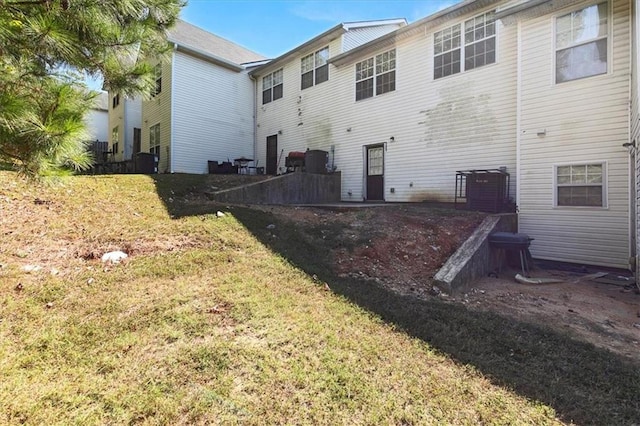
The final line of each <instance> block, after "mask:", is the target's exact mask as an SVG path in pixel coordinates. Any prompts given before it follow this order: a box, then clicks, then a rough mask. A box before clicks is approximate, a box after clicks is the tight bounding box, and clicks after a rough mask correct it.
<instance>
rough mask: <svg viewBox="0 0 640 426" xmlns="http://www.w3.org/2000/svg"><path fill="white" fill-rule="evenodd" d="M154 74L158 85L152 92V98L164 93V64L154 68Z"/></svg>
mask: <svg viewBox="0 0 640 426" xmlns="http://www.w3.org/2000/svg"><path fill="white" fill-rule="evenodd" d="M153 74H154V78H155V81H156V84H155V86H154V88H153V91H152V92H151V96H157V95H159V94H160V93H161V92H162V64H157V65H156V66H155V67H153Z"/></svg>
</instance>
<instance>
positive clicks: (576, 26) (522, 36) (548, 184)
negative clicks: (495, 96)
mask: <svg viewBox="0 0 640 426" xmlns="http://www.w3.org/2000/svg"><path fill="white" fill-rule="evenodd" d="M513 26H516V27H517V28H518V34H519V37H518V43H519V50H520V55H519V63H518V67H519V69H520V74H519V79H518V83H519V89H520V90H519V93H518V102H519V111H520V113H519V117H518V118H519V132H518V133H517V141H518V151H519V167H518V168H519V177H518V183H519V192H518V206H519V208H520V215H519V225H520V230H521V231H522V232H525V233H527V234H529V235H531V236H533V237H535V238H536V239H535V241H533V243H532V247H531V251H532V254H533V255H534V257H538V258H544V259H551V260H560V261H567V262H579V263H585V264H597V265H604V266H613V267H627V266H628V264H629V257H630V256H631V241H630V238H629V236H630V234H631V229H630V176H631V173H630V163H629V155H628V151H627V149H626V148H624V147H623V146H622V145H623V144H625V143H627V142H629V129H630V121H629V118H630V113H629V104H630V101H631V96H630V90H629V89H630V81H631V56H630V54H629V52H630V49H631V46H630V43H631V10H630V2H629V1H628V0H610V1H600V2H599V1H589V2H568V3H567V4H565V5H564V6H559V7H556V8H554V9H553V10H550V11H548V10H544V9H542V10H536V9H535V8H533V9H529V10H526V11H524V12H521V16H520V17H517V19H516V22H515V23H514V24H513Z"/></svg>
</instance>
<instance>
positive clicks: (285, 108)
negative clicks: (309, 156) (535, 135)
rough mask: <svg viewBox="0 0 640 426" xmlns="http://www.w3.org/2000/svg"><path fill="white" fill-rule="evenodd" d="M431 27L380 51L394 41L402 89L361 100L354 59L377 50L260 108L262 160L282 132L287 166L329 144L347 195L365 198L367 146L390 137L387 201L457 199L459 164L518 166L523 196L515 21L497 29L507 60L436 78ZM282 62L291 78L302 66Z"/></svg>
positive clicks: (398, 84) (280, 148)
mask: <svg viewBox="0 0 640 426" xmlns="http://www.w3.org/2000/svg"><path fill="white" fill-rule="evenodd" d="M478 14H479V13H475V14H473V15H470V16H467V17H462V18H461V21H462V22H464V20H465V19H470V18H472V17H474V16H477V15H478ZM446 25H447V24H443V26H442V27H444V26H446ZM496 25H498V26H500V23H497V24H496ZM442 27H440V28H436V29H435V31H439V30H440V29H442ZM432 32H433V30H431V29H429V32H428V33H427V34H426V36H425V33H424V32H421V33H419V34H415V35H413V36H411V37H407V38H403V39H402V40H400V41H398V42H397V43H396V44H395V46H390V47H389V48H387V49H381V52H384V51H389V50H390V49H391V48H392V47H393V48H395V52H396V53H395V56H396V60H397V63H396V77H397V78H396V80H395V92H394V95H393V96H374V97H372V98H370V99H368V100H367V101H358V102H357V101H355V95H354V90H355V84H356V76H355V64H356V63H358V62H362V61H364V60H366V59H369V58H371V57H373V56H372V55H371V54H368V55H366V56H360V57H354V58H353V60H352V61H351V62H347V63H345V64H343V65H341V66H339V67H335V66H331V65H330V66H331V80H330V84H328V85H326V86H325V85H323V86H322V90H320V91H317V92H316V91H314V92H312V93H309V94H307V91H310V90H314V89H307V90H305V91H300V92H298V93H296V94H294V95H293V96H289V93H287V94H286V95H285V97H284V99H283V101H284V102H282V103H281V102H278V103H273V104H269V105H266V106H264V107H261V108H258V123H257V124H258V127H257V147H258V153H259V155H258V158H259V159H260V161H261V162H263V161H264V158H265V147H266V138H267V136H269V135H274V134H278V132H279V131H281V132H282V133H281V134H278V151H279V152H278V155H280V152H282V160H281V161H280V166H281V167H282V166H283V164H284V161H285V160H284V158H285V157H286V156H287V153H288V152H290V151H305V150H306V149H307V148H309V149H321V150H325V151H327V152H328V153H329V165H330V166H335V167H336V169H337V170H338V171H340V172H341V174H342V199H343V200H345V201H361V200H362V199H363V197H364V176H365V174H366V173H365V172H366V170H365V169H364V167H365V165H366V157H365V154H364V152H365V151H364V149H363V147H364V146H370V145H375V144H380V143H386V151H385V153H384V155H385V194H384V197H385V200H387V201H391V202H408V201H424V200H429V201H445V202H446V201H450V202H453V197H454V186H455V173H456V170H466V169H482V168H498V167H500V166H506V167H507V171H508V172H509V173H511V176H512V185H513V187H512V188H511V190H510V195H511V197H515V175H516V171H515V163H516V152H515V150H516V147H515V141H514V135H515V134H516V108H515V107H514V105H515V103H516V101H515V99H516V98H515V95H516V60H515V54H516V28H515V27H508V28H502V27H501V28H500V31H498V32H497V34H498V37H499V38H500V40H499V43H497V45H499V46H500V49H501V51H500V57H501V62H500V63H499V64H496V65H495V66H492V67H490V68H489V67H480V68H478V69H477V70H474V72H472V73H464V74H461V75H460V76H458V77H456V78H454V79H442V80H437V81H435V82H432V81H430V80H429V79H425V76H429V75H432V74H433V38H432ZM330 49H333V44H331V45H330ZM332 51H333V50H332ZM281 65H284V74H285V80H288V78H289V75H292V76H293V77H295V76H296V75H299V73H300V63H299V59H298V58H296V59H293V60H292V61H290V62H288V63H287V64H278V66H281ZM374 66H375V64H374ZM290 73H291V74H290ZM496 81H499V82H500V84H499V85H496V84H495V83H496ZM452 123H456V125H455V126H452ZM391 136H393V137H394V141H393V142H391V141H390V138H391ZM332 148H333V149H332ZM390 188H394V189H395V192H394V193H391V192H390Z"/></svg>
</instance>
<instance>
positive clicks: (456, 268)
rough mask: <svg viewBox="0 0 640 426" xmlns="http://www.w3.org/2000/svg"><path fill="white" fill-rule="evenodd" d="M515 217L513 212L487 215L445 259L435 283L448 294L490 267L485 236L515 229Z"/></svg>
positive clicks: (489, 252)
mask: <svg viewBox="0 0 640 426" xmlns="http://www.w3.org/2000/svg"><path fill="white" fill-rule="evenodd" d="M517 229H518V216H517V215H516V214H514V213H507V214H498V215H492V216H489V217H487V218H486V219H485V220H484V221H483V222H482V223H481V224H480V226H479V227H478V228H477V229H476V230H475V231H474V233H473V234H472V235H471V236H470V237H469V238H468V239H467V241H465V242H464V243H463V244H462V246H460V248H459V249H458V250H457V251H456V252H455V253H454V254H453V255H452V256H451V257H450V258H449V260H447V263H445V264H444V266H443V267H442V268H440V270H439V271H438V273H437V274H436V275H435V277H434V281H435V284H436V285H437V286H439V287H440V288H441V289H442V290H445V291H447V292H449V293H452V292H455V291H458V290H461V289H462V288H464V287H465V286H466V285H468V284H470V283H472V282H473V281H475V280H476V279H478V278H480V277H484V276H486V275H487V274H488V273H489V272H490V268H491V250H490V248H489V235H490V234H492V233H494V232H516V231H517Z"/></svg>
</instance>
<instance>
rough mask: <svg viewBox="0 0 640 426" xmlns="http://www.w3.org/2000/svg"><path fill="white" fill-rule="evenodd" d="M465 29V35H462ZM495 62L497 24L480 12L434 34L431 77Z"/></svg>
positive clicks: (489, 15)
mask: <svg viewBox="0 0 640 426" xmlns="http://www.w3.org/2000/svg"><path fill="white" fill-rule="evenodd" d="M463 29H464V34H463ZM495 61H496V22H495V17H494V13H493V12H487V13H483V14H482V15H478V16H475V17H473V18H471V19H467V20H466V21H465V22H464V23H460V24H456V25H452V26H450V27H448V28H445V29H443V30H441V31H437V32H436V33H434V35H433V78H434V79H438V78H442V77H446V76H448V75H452V74H457V73H460V72H463V71H469V70H472V69H474V68H478V67H481V66H483V65H487V64H492V63H494V62H495Z"/></svg>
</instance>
